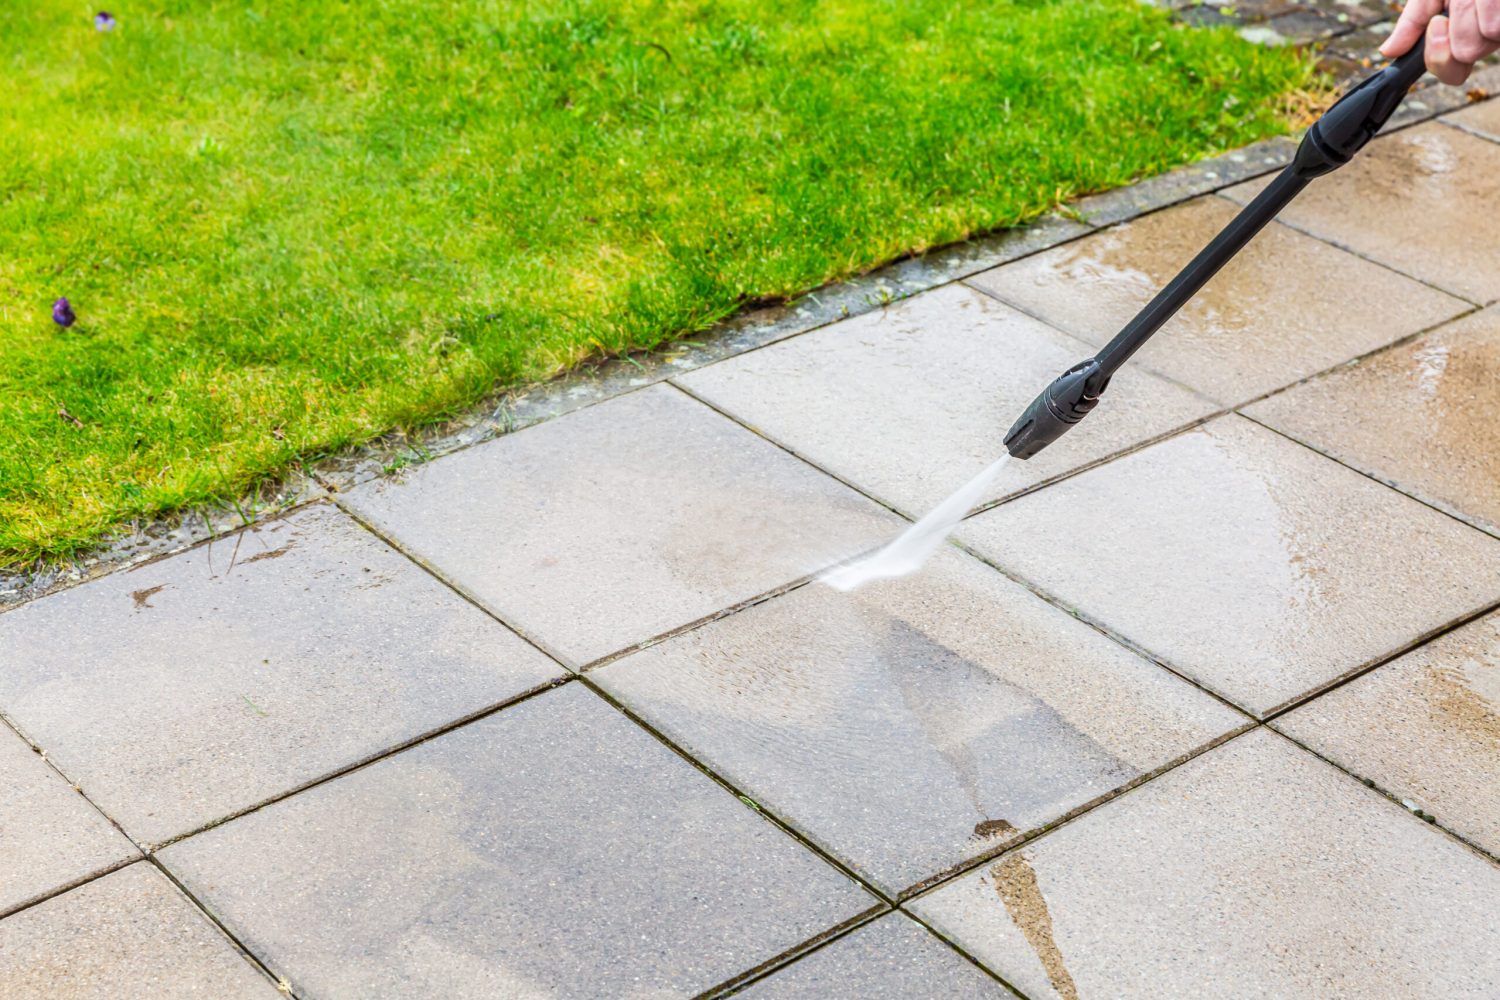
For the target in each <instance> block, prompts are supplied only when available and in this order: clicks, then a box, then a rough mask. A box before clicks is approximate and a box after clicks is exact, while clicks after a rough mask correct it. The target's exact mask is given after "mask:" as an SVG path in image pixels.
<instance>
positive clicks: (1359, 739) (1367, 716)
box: [1276, 615, 1500, 856]
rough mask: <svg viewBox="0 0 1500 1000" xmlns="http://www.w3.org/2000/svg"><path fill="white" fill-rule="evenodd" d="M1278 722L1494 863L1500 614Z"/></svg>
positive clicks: (1498, 825) (1499, 819) (1499, 775)
mask: <svg viewBox="0 0 1500 1000" xmlns="http://www.w3.org/2000/svg"><path fill="white" fill-rule="evenodd" d="M1276 725H1277V727H1278V728H1280V729H1282V730H1284V731H1285V732H1287V733H1288V734H1290V735H1291V736H1293V737H1295V738H1297V739H1299V740H1301V741H1302V742H1303V743H1305V744H1307V745H1308V746H1310V747H1312V748H1313V749H1314V750H1316V751H1318V752H1319V753H1320V754H1323V755H1324V756H1325V757H1327V758H1328V759H1330V760H1332V761H1333V762H1334V763H1336V764H1338V765H1339V766H1340V767H1344V768H1347V769H1348V770H1350V771H1351V772H1353V773H1354V774H1357V775H1359V776H1361V777H1364V778H1369V779H1371V780H1373V781H1374V782H1375V784H1376V786H1377V787H1379V788H1381V789H1383V790H1385V791H1388V792H1390V793H1391V794H1392V795H1394V796H1396V797H1397V798H1399V799H1401V800H1402V801H1403V802H1408V803H1410V804H1411V808H1413V809H1421V810H1422V811H1424V812H1427V813H1430V814H1432V815H1433V816H1435V817H1436V819H1437V821H1438V822H1440V823H1442V824H1443V825H1444V826H1445V827H1447V828H1448V829H1450V830H1453V831H1454V832H1456V833H1459V834H1461V835H1463V836H1464V837H1466V838H1468V839H1469V840H1470V841H1471V842H1472V843H1475V844H1478V845H1479V846H1480V847H1482V848H1484V849H1485V850H1487V851H1489V852H1490V853H1491V854H1494V855H1496V856H1500V615H1490V616H1488V617H1486V618H1482V619H1480V620H1479V621H1476V622H1472V623H1470V624H1469V625H1466V626H1464V627H1463V628H1461V629H1458V630H1457V631H1454V632H1450V633H1449V634H1447V635H1445V636H1443V637H1442V638H1440V639H1438V640H1436V641H1434V642H1432V643H1429V644H1428V645H1426V646H1423V647H1422V648H1420V649H1417V650H1415V651H1413V652H1411V653H1408V654H1407V655H1406V656H1403V657H1401V658H1400V659H1398V660H1396V661H1394V662H1392V663H1388V664H1386V665H1385V666H1383V667H1380V668H1379V669H1377V670H1373V671H1371V672H1370V673H1368V674H1366V675H1365V676H1363V677H1360V678H1358V679H1356V680H1354V681H1351V682H1350V683H1348V684H1345V685H1344V686H1343V687H1340V688H1338V689H1336V690H1334V691H1330V692H1328V693H1327V694H1325V695H1323V696H1322V697H1320V698H1316V699H1314V700H1313V701H1311V702H1309V703H1308V704H1307V705H1304V706H1303V707H1301V708H1299V709H1297V710H1296V711H1294V712H1291V713H1289V714H1288V715H1286V716H1284V717H1282V718H1281V719H1278V720H1277V722H1276Z"/></svg>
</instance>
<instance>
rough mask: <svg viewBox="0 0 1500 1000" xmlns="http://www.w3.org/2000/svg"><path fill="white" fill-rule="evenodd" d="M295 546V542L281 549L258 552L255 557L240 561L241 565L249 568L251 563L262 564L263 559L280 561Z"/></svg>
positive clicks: (288, 543)
mask: <svg viewBox="0 0 1500 1000" xmlns="http://www.w3.org/2000/svg"><path fill="white" fill-rule="evenodd" d="M294 544H295V543H294V542H287V543H286V544H285V545H283V546H282V547H281V548H279V549H268V550H266V551H265V552H257V553H256V554H255V555H253V556H251V557H250V558H249V559H241V560H240V565H241V566H249V565H250V564H251V563H257V562H260V561H261V560H262V559H280V558H281V557H282V556H284V555H286V554H287V553H288V552H290V551H292V546H293V545H294Z"/></svg>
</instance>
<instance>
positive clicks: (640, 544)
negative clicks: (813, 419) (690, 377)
mask: <svg viewBox="0 0 1500 1000" xmlns="http://www.w3.org/2000/svg"><path fill="white" fill-rule="evenodd" d="M346 499H347V502H348V503H349V504H350V506H351V507H353V508H354V509H356V510H357V511H359V513H360V516H362V517H365V518H368V519H369V520H370V521H372V522H373V523H375V524H377V525H378V526H379V527H380V530H382V531H383V532H386V533H388V534H389V535H390V536H391V537H394V538H395V539H396V540H397V541H398V542H399V543H400V544H401V545H403V546H404V547H406V548H407V549H408V551H411V552H414V553H416V555H417V556H418V557H419V558H421V559H423V560H424V561H426V562H428V563H430V564H432V565H434V566H436V567H437V568H438V569H439V570H440V571H441V572H443V573H444V574H446V575H447V576H448V577H449V578H450V579H453V580H455V581H456V582H457V583H458V584H459V585H460V586H462V587H463V588H464V589H465V590H467V591H468V592H469V593H471V594H473V595H475V597H476V598H477V599H479V600H480V601H482V602H484V604H485V605H486V606H488V607H489V608H491V609H493V610H494V611H495V612H496V613H497V614H498V615H499V616H500V617H502V618H503V619H504V620H505V621H507V622H510V623H512V624H514V625H516V626H517V627H518V628H519V629H521V630H522V631H523V632H524V633H525V634H527V635H529V636H531V637H532V638H534V639H536V640H537V641H538V642H539V643H540V644H542V645H543V646H544V647H545V648H547V649H549V650H552V651H554V652H556V654H557V655H558V656H559V657H560V658H562V659H564V660H565V661H567V662H568V663H569V664H570V665H573V666H579V665H583V664H586V663H588V662H589V661H591V660H594V659H597V658H599V657H602V656H604V655H606V654H609V653H613V652H617V651H619V650H621V649H625V648H628V647H630V646H632V645H635V644H637V643H640V642H643V641H645V640H648V639H651V638H653V637H654V636H657V635H659V634H661V633H664V632H668V631H671V630H673V629H676V628H680V627H681V626H684V625H688V624H690V623H692V622H694V621H697V620H699V619H701V618H704V617H707V616H709V615H713V614H715V613H717V612H719V611H721V610H723V609H724V608H726V607H729V606H731V605H734V604H736V603H739V602H741V601H745V600H749V599H750V598H752V597H755V596H756V595H758V594H761V593H763V592H765V591H767V590H771V589H773V588H775V587H778V586H781V585H784V584H788V583H791V582H792V581H794V580H796V579H797V578H798V577H799V576H803V575H805V574H808V573H812V572H815V571H817V570H819V569H822V568H824V567H827V566H830V565H832V564H834V563H837V562H839V561H840V560H842V559H846V558H848V557H850V556H852V555H855V554H857V553H859V552H861V551H864V550H866V549H869V548H872V547H874V546H875V545H878V544H880V543H882V542H884V541H885V540H886V539H887V538H888V537H889V536H890V535H891V534H892V533H893V532H895V531H897V530H899V529H900V527H901V526H902V524H903V523H904V522H902V521H901V520H900V519H899V518H897V517H895V516H894V515H893V514H891V513H890V512H889V511H886V510H884V509H882V508H880V507H879V506H878V505H876V504H874V503H871V502H870V501H869V500H867V499H865V498H864V497H861V496H860V495H859V494H858V493H856V492H854V491H853V490H851V489H849V488H848V487H846V486H844V485H843V484H841V483H839V482H837V481H836V480H834V479H831V478H829V477H828V476H825V475H824V474H822V473H821V472H818V471H817V470H815V469H812V468H810V467H809V466H807V465H806V463H804V462H802V461H800V460H799V459H797V458H794V457H793V456H791V455H788V454H787V453H786V452H785V451H783V450H782V449H780V448H778V447H776V446H775V445H773V444H771V443H770V442H768V441H766V440H765V439H764V438H761V437H758V436H756V435H755V434H753V433H751V432H750V431H747V430H745V429H744V428H743V427H740V426H739V425H737V424H735V423H734V422H733V421H731V420H729V419H727V418H725V417H724V416H722V415H720V414H718V413H715V412H714V411H713V410H712V409H710V408H709V407H707V406H704V405H703V404H702V403H699V402H697V401H696V400H693V399H691V398H689V397H688V396H687V395H686V394H685V393H683V392H681V391H680V390H678V389H675V388H672V387H671V386H655V387H652V388H649V389H643V390H641V391H640V392H636V393H632V394H630V395H627V396H621V397H618V398H616V399H612V400H609V401H608V402H605V403H600V404H599V405H597V406H592V407H589V408H588V409H585V410H579V411H577V412H575V413H571V414H569V415H567V416H565V417H560V418H558V419H557V420H554V421H551V422H549V423H546V424H541V425H539V426H536V427H532V428H528V429H526V430H524V431H519V432H517V433H516V434H513V435H510V436H509V437H504V438H500V439H498V440H495V441H491V442H489V443H487V444H483V445H478V446H476V447H474V448H470V449H468V450H467V451H463V452H459V453H458V454H455V455H449V456H446V457H444V458H441V459H438V460H436V461H434V462H431V463H429V464H427V465H424V466H421V467H420V468H418V469H415V470H414V471H412V472H411V473H410V474H409V475H407V476H405V477H404V478H402V479H399V480H391V479H387V480H381V481H379V482H375V483H369V484H366V485H365V486H362V487H360V488H358V489H356V490H355V491H354V492H352V493H350V494H349V495H348V496H347V498H346Z"/></svg>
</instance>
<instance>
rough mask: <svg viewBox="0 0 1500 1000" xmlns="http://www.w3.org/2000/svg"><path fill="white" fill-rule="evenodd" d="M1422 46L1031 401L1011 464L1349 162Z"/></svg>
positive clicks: (1392, 103) (1056, 430) (1316, 126)
mask: <svg viewBox="0 0 1500 1000" xmlns="http://www.w3.org/2000/svg"><path fill="white" fill-rule="evenodd" d="M1422 50H1423V44H1422V42H1421V41H1420V40H1419V41H1418V42H1417V44H1416V45H1415V46H1413V47H1412V49H1411V51H1409V52H1407V53H1406V54H1405V55H1403V56H1401V57H1400V58H1399V59H1397V60H1395V61H1394V62H1392V63H1391V64H1390V65H1388V66H1386V67H1384V68H1383V69H1381V70H1380V71H1379V72H1377V73H1375V74H1373V75H1372V76H1370V77H1369V78H1368V79H1365V80H1363V81H1361V82H1360V83H1359V85H1358V86H1356V87H1355V88H1354V89H1353V90H1351V91H1349V92H1348V93H1347V94H1345V95H1344V96H1343V97H1341V98H1339V100H1338V103H1337V104H1335V105H1334V106H1333V107H1331V108H1329V109H1328V110H1327V111H1325V112H1324V113H1323V115H1322V117H1320V118H1319V119H1318V120H1317V121H1316V122H1314V123H1313V124H1312V126H1311V127H1310V128H1308V130H1307V134H1306V135H1304V136H1303V137H1302V144H1301V145H1300V146H1298V147H1297V155H1296V156H1295V157H1293V159H1292V162H1291V164H1290V165H1289V166H1287V168H1286V169H1285V170H1283V171H1282V172H1281V173H1280V174H1278V175H1277V176H1276V178H1275V179H1273V180H1272V181H1271V183H1270V184H1268V185H1267V186H1266V187H1265V189H1264V190H1262V191H1261V192H1260V194H1258V195H1256V196H1255V198H1254V199H1253V200H1252V201H1251V202H1250V204H1248V205H1246V206H1245V207H1244V209H1242V210H1241V211H1240V214H1239V215H1236V216H1235V217H1234V219H1233V220H1231V221H1230V223H1229V224H1228V225H1227V226H1225V227H1224V230H1223V232H1221V233H1219V235H1218V236H1215V237H1214V238H1213V242H1211V243H1209V245H1208V246H1206V247H1204V248H1203V249H1202V250H1201V251H1200V252H1199V253H1198V256H1196V257H1194V258H1193V260H1192V262H1191V263H1190V264H1188V266H1187V267H1185V268H1183V269H1182V271H1181V272H1180V273H1179V274H1178V275H1177V277H1175V278H1173V279H1172V280H1171V281H1170V282H1169V283H1168V284H1167V286H1166V287H1165V288H1163V289H1162V290H1161V291H1160V292H1158V293H1157V294H1156V297H1155V298H1153V299H1152V300H1151V301H1150V302H1148V303H1146V306H1145V308H1143V309H1142V310H1141V311H1140V312H1139V313H1137V314H1136V316H1135V318H1134V319H1132V320H1131V321H1130V322H1129V323H1127V324H1125V328H1124V329H1122V330H1121V331H1120V332H1119V333H1118V334H1116V335H1115V338H1114V339H1113V340H1111V341H1110V342H1109V343H1108V344H1105V345H1104V346H1103V347H1102V348H1100V350H1099V353H1098V354H1096V355H1094V356H1093V357H1092V358H1090V359H1088V360H1087V361H1083V362H1080V363H1078V364H1076V365H1074V366H1073V367H1072V368H1069V369H1068V370H1067V371H1065V372H1063V373H1062V374H1061V375H1059V376H1058V377H1057V378H1056V379H1054V380H1053V382H1052V383H1051V384H1050V385H1048V386H1047V388H1045V389H1043V390H1042V393H1041V395H1039V396H1037V397H1036V399H1033V400H1032V401H1031V405H1030V406H1028V407H1026V412H1025V413H1023V414H1021V419H1019V420H1017V421H1016V422H1015V423H1014V424H1013V425H1012V426H1011V428H1010V430H1009V431H1008V432H1007V433H1006V435H1005V450H1006V451H1008V452H1009V453H1010V455H1011V457H1012V458H1030V457H1031V456H1033V455H1035V454H1036V453H1037V452H1039V451H1041V450H1042V449H1043V448H1045V447H1047V446H1048V445H1049V444H1051V443H1052V442H1053V441H1056V440H1057V439H1058V438H1060V437H1062V436H1063V434H1065V433H1067V431H1068V429H1069V428H1071V427H1072V426H1073V425H1075V424H1077V423H1078V422H1079V421H1081V420H1082V419H1083V418H1084V417H1086V416H1088V415H1089V412H1090V411H1091V410H1093V408H1094V407H1095V406H1096V405H1097V404H1098V402H1099V396H1100V394H1101V393H1103V392H1104V389H1105V387H1106V386H1108V385H1109V379H1110V376H1112V375H1114V373H1115V372H1116V371H1118V370H1119V369H1120V366H1121V365H1123V364H1124V363H1125V362H1126V360H1127V359H1129V357H1130V356H1131V355H1132V354H1134V353H1135V352H1136V351H1137V350H1139V349H1140V347H1141V345H1142V344H1144V343H1145V342H1146V341H1147V339H1149V338H1150V336H1151V335H1152V334H1153V333H1155V332H1156V331H1157V330H1159V329H1160V328H1161V325H1162V324H1163V323H1165V322H1166V321H1167V320H1169V319H1171V318H1172V316H1173V315H1175V314H1176V312H1177V310H1178V309H1180V308H1182V306H1183V304H1184V303H1186V302H1187V301H1188V300H1189V299H1191V298H1192V297H1193V296H1194V295H1196V294H1197V292H1198V289H1200V288H1202V287H1203V286H1204V285H1205V284H1206V283H1207V282H1208V280H1209V279H1210V278H1212V277H1213V276H1214V275H1215V274H1217V273H1218V271H1219V268H1221V267H1223V266H1224V265H1225V264H1227V263H1228V262H1229V260H1230V259H1231V258H1233V257H1234V255H1235V254H1237V253H1239V251H1240V250H1241V249H1243V248H1244V246H1245V244H1247V243H1249V242H1250V240H1251V239H1252V238H1253V237H1254V236H1255V234H1256V233H1258V232H1260V231H1261V229H1262V228H1264V227H1265V225H1266V223H1268V222H1270V221H1271V220H1272V219H1273V218H1275V217H1276V213H1277V212H1280V211H1281V210H1282V209H1283V208H1285V207H1286V205H1287V203H1288V202H1290V201H1291V200H1292V199H1293V198H1295V197H1296V196H1297V194H1298V192H1300V191H1301V190H1302V189H1303V188H1304V187H1306V186H1307V183H1308V182H1309V181H1311V180H1312V179H1313V178H1314V177H1321V176H1322V175H1323V174H1326V173H1328V172H1330V171H1332V170H1336V169H1338V168H1339V167H1341V166H1343V165H1344V164H1346V163H1348V162H1349V160H1350V158H1351V157H1353V156H1354V154H1355V153H1357V152H1359V151H1360V149H1361V148H1363V147H1364V145H1365V143H1367V142H1369V141H1370V140H1371V139H1372V138H1374V136H1375V133H1377V132H1379V131H1380V128H1381V126H1383V125H1384V124H1385V123H1386V120H1387V119H1388V118H1390V116H1391V114H1392V112H1394V111H1395V110H1396V107H1397V105H1399V104H1400V103H1401V99H1402V98H1403V97H1405V96H1406V92H1407V91H1408V90H1410V89H1411V86H1412V84H1414V83H1416V82H1417V80H1418V79H1420V78H1421V76H1422V71H1423V69H1424V66H1423V59H1424V57H1423V51H1422Z"/></svg>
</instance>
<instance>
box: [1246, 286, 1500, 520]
mask: <svg viewBox="0 0 1500 1000" xmlns="http://www.w3.org/2000/svg"><path fill="white" fill-rule="evenodd" d="M1497 404H1500V308H1496V307H1492V308H1489V309H1486V310H1484V311H1483V312H1481V313H1478V314H1475V315H1473V316H1470V317H1466V318H1464V319H1461V320H1458V321H1457V322H1454V323H1451V324H1448V325H1446V326H1443V327H1440V328H1438V329H1437V330H1435V331H1433V332H1432V333H1430V334H1428V335H1426V336H1424V337H1419V338H1417V339H1416V340H1413V341H1411V342H1410V343H1407V344H1402V345H1399V346H1396V347H1392V348H1390V349H1389V350H1386V351H1382V352H1380V353H1379V354H1375V355H1372V356H1370V357H1368V358H1366V359H1364V360H1362V361H1361V362H1359V363H1358V364H1355V365H1351V366H1348V367H1345V368H1340V369H1338V370H1337V371H1334V372H1331V373H1330V374H1328V375H1326V376H1323V377H1321V378H1317V379H1314V380H1312V381H1310V382H1307V383H1304V384H1302V385H1299V386H1294V387H1293V388H1291V389H1289V390H1287V391H1286V392H1283V393H1280V394H1278V395H1275V396H1272V397H1270V398H1269V399H1266V400H1263V401H1261V402H1259V403H1256V404H1254V405H1253V406H1250V407H1247V408H1246V409H1245V411H1244V412H1245V413H1246V414H1247V415H1248V416H1251V417H1253V418H1254V419H1256V420H1259V421H1262V422H1263V423H1266V424H1268V425H1270V426H1272V427H1274V428H1276V429H1277V430H1279V431H1281V432H1282V433H1284V434H1287V435H1289V436H1291V437H1294V438H1296V439H1297V440H1299V441H1302V442H1303V443H1305V444H1307V445H1310V446H1311V447H1313V448H1316V449H1317V450H1319V451H1321V452H1324V453H1326V454H1328V455H1332V456H1333V457H1334V458H1337V459H1338V460H1339V461H1341V462H1344V463H1346V464H1348V465H1350V466H1352V467H1354V468H1356V469H1359V470H1360V471H1362V472H1365V473H1366V474H1368V475H1371V476H1374V477H1375V478H1377V479H1379V480H1381V481H1382V482H1386V483H1389V484H1391V485H1392V486H1395V487H1396V488H1397V489H1400V490H1402V491H1404V492H1407V493H1410V494H1412V495H1413V496H1416V497H1419V498H1421V499H1422V500H1424V501H1426V502H1428V503H1431V504H1433V505H1434V506H1437V507H1440V508H1442V509H1443V510H1446V511H1449V512H1451V513H1453V514H1454V515H1455V516H1458V517H1461V518H1464V519H1466V520H1469V521H1470V522H1471V523H1473V524H1476V525H1478V526H1481V527H1483V528H1485V529H1486V530H1488V531H1491V532H1493V533H1497V534H1500V413H1497Z"/></svg>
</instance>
